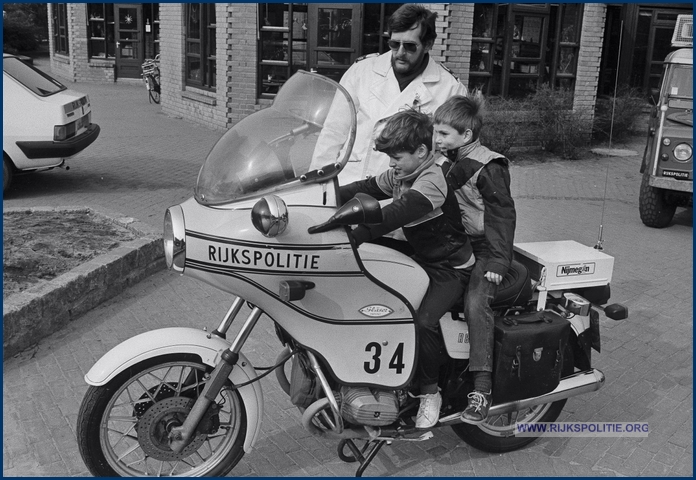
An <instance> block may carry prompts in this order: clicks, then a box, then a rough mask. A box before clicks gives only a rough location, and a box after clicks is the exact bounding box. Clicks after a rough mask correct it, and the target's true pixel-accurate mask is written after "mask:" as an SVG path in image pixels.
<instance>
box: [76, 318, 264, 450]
mask: <svg viewBox="0 0 696 480" xmlns="http://www.w3.org/2000/svg"><path fill="white" fill-rule="evenodd" d="M229 346H230V344H229V343H228V342H227V341H225V340H223V339H221V338H219V337H216V336H213V335H210V334H209V333H207V332H204V331H202V330H196V329H193V328H185V327H172V328H163V329H159V330H152V331H149V332H145V333H141V334H140V335H136V336H135V337H132V338H129V339H128V340H126V341H125V342H121V343H120V344H118V345H116V346H115V347H114V348H112V349H111V350H109V351H108V352H107V353H106V354H105V355H104V356H103V357H101V358H100V359H99V360H98V361H97V363H95V364H94V365H93V366H92V368H91V369H90V370H89V372H87V374H86V375H85V382H87V383H88V384H89V385H93V386H95V387H100V386H103V385H106V384H107V383H109V382H110V381H111V380H113V379H114V377H116V376H117V375H118V374H119V373H121V372H123V371H124V370H126V369H127V368H130V367H132V366H133V365H136V364H138V363H140V362H142V361H144V360H147V359H150V358H153V357H159V356H161V355H169V354H176V353H190V354H194V355H197V356H198V357H200V359H201V361H202V362H203V363H205V364H206V365H210V366H211V367H215V364H216V361H217V359H218V356H219V354H220V352H221V351H222V350H224V349H226V348H228V347H229ZM257 376H258V375H257V374H256V370H254V367H252V366H251V363H249V361H248V360H247V358H246V357H245V356H244V355H243V354H241V353H240V354H239V360H238V361H237V363H236V364H235V366H234V368H233V369H232V373H230V381H231V382H232V383H234V384H235V385H239V384H241V383H245V382H248V381H249V380H251V379H253V378H256V377H257ZM239 394H240V395H241V397H242V400H243V401H244V407H245V408H246V413H247V433H246V438H245V439H244V451H245V452H247V453H249V452H250V451H251V449H252V447H253V446H254V444H255V443H256V439H257V437H258V435H259V432H260V430H261V419H262V418H263V391H262V390H261V385H260V384H259V382H254V383H252V384H250V385H247V386H245V387H242V388H240V389H239Z"/></svg>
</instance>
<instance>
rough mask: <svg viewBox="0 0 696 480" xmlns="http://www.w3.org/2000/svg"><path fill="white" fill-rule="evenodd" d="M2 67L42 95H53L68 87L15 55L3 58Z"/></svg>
mask: <svg viewBox="0 0 696 480" xmlns="http://www.w3.org/2000/svg"><path fill="white" fill-rule="evenodd" d="M2 69H3V71H4V72H5V73H7V74H8V75H10V76H11V77H12V78H14V79H15V80H17V81H18V82H19V83H21V84H22V85H24V86H25V87H27V88H28V89H29V90H31V91H32V92H34V93H35V94H37V95H39V96H41V97H47V96H49V95H53V94H54V93H58V92H60V91H63V90H65V89H66V88H67V87H66V86H65V85H63V84H62V83H60V82H59V81H58V80H56V79H54V78H51V77H49V76H48V75H46V74H45V73H43V72H42V71H41V70H38V69H36V68H34V67H32V66H31V65H28V64H26V63H24V62H23V61H21V60H20V59H18V58H15V57H6V58H3V59H2Z"/></svg>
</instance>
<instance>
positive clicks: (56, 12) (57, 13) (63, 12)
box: [53, 3, 70, 55]
mask: <svg viewBox="0 0 696 480" xmlns="http://www.w3.org/2000/svg"><path fill="white" fill-rule="evenodd" d="M53 48H54V52H55V53H59V54H61V55H67V54H68V53H70V51H69V48H68V4H67V3H56V4H54V5H53Z"/></svg>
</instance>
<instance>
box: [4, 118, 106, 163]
mask: <svg viewBox="0 0 696 480" xmlns="http://www.w3.org/2000/svg"><path fill="white" fill-rule="evenodd" d="M99 132H100V128H99V125H97V124H96V123H93V124H91V125H90V126H89V127H88V128H87V130H86V131H85V132H84V133H82V134H80V135H77V136H75V137H73V138H69V139H68V140H64V141H62V142H54V141H52V140H48V141H20V142H17V146H18V147H19V148H20V149H21V150H22V153H24V155H26V157H27V158H29V159H36V158H65V157H72V156H73V155H76V154H78V153H80V152H81V151H82V150H84V149H85V148H87V147H88V146H90V145H91V144H92V143H93V142H94V141H95V140H96V139H97V137H98V136H99Z"/></svg>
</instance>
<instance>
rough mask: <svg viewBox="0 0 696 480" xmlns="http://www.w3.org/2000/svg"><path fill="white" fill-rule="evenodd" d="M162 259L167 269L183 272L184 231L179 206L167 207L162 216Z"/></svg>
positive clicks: (181, 211) (184, 257) (184, 255)
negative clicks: (164, 260)
mask: <svg viewBox="0 0 696 480" xmlns="http://www.w3.org/2000/svg"><path fill="white" fill-rule="evenodd" d="M164 258H165V259H166V261H167V268H171V269H173V270H175V271H177V272H183V271H184V264H185V263H186V229H185V224H184V212H183V210H182V209H181V207H180V206H178V205H176V206H173V207H169V208H168V209H167V212H166V213H165V214H164Z"/></svg>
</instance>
